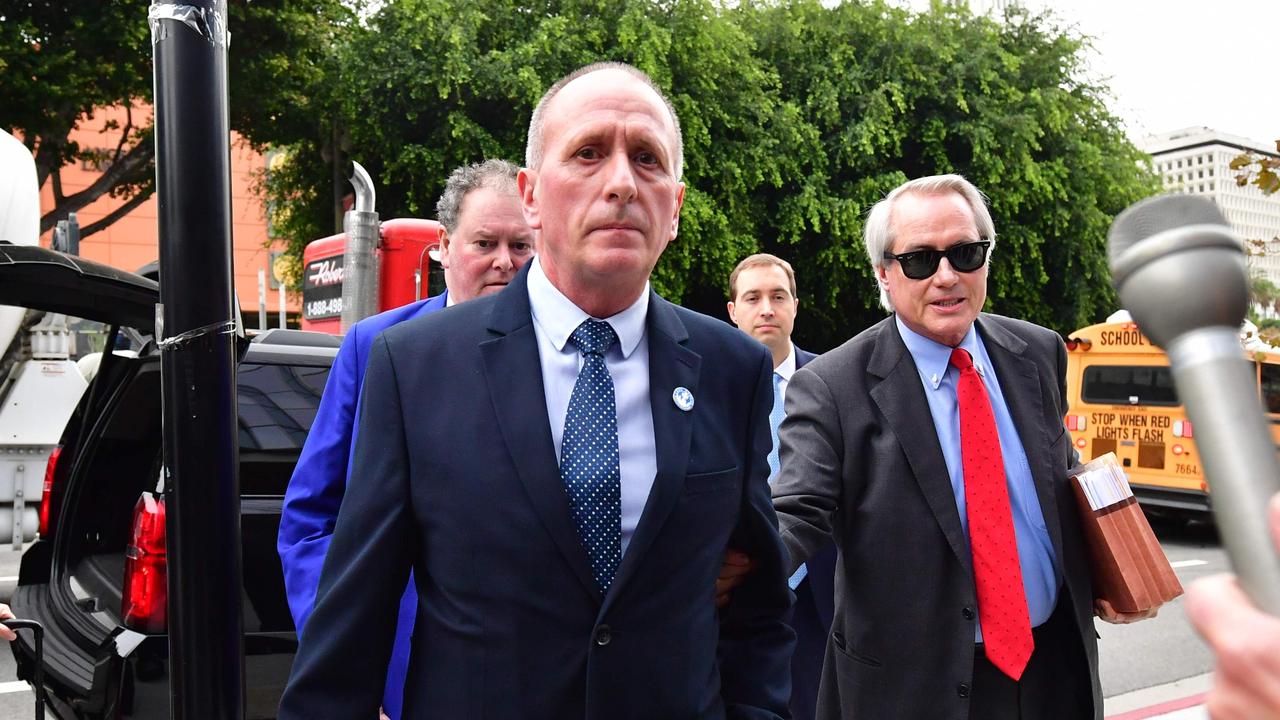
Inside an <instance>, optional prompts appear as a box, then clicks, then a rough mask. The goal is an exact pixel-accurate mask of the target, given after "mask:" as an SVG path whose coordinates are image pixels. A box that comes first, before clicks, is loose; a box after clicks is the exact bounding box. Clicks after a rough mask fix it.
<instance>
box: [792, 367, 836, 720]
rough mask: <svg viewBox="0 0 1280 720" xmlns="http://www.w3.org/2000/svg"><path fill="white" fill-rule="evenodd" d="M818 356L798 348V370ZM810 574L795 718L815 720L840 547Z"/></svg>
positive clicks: (801, 614) (818, 557) (801, 603)
mask: <svg viewBox="0 0 1280 720" xmlns="http://www.w3.org/2000/svg"><path fill="white" fill-rule="evenodd" d="M815 357H817V355H814V354H813V353H811V352H808V351H805V350H801V349H800V348H799V347H797V348H796V369H797V370H799V369H800V368H802V367H804V366H805V365H807V364H808V363H809V361H810V360H812V359H814V358H815ZM805 567H806V568H807V569H808V574H806V575H805V577H804V580H801V581H800V585H799V586H797V587H796V603H795V609H794V611H793V612H792V615H791V626H792V627H793V628H794V629H795V631H796V650H795V654H794V655H792V657H791V703H790V706H791V717H793V718H795V720H813V718H814V716H815V715H816V714H817V707H818V685H819V683H820V681H821V680H822V663H823V660H824V659H825V658H826V655H827V637H828V636H829V635H830V634H831V619H832V617H833V616H834V614H835V571H836V546H835V543H830V544H828V545H827V547H826V548H825V549H823V550H820V551H818V552H817V553H816V554H815V555H814V556H813V557H811V558H809V559H808V560H806V561H805Z"/></svg>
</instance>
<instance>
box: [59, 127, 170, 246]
mask: <svg viewBox="0 0 1280 720" xmlns="http://www.w3.org/2000/svg"><path fill="white" fill-rule="evenodd" d="M155 150H156V148H155V143H152V142H147V141H146V140H143V141H142V142H139V143H138V144H137V145H134V146H133V147H132V148H130V149H129V152H127V153H125V155H124V157H123V158H121V159H120V161H119V162H117V163H113V164H112V165H111V167H109V168H107V170H106V171H105V172H103V173H102V175H100V176H98V179H97V180H95V181H93V183H92V184H91V185H89V187H87V188H85V189H84V190H81V191H80V192H78V193H74V194H72V195H69V196H67V197H66V198H65V199H64V200H63V201H62V202H59V203H57V205H56V206H55V207H54V208H53V209H52V210H50V211H49V212H47V213H45V214H44V216H43V217H41V218H40V233H41V234H44V233H46V232H48V231H49V229H50V228H52V227H53V226H54V225H56V224H57V223H58V221H59V220H63V219H65V218H66V217H67V213H71V212H77V211H79V210H81V209H82V208H84V207H85V206H87V205H89V204H90V203H92V202H93V201H94V200H97V199H98V198H99V197H102V195H104V194H106V193H107V192H110V191H111V189H112V188H114V187H116V186H117V185H119V184H120V183H121V182H124V181H126V180H128V179H129V178H130V177H131V176H135V175H137V174H139V173H141V172H143V171H145V170H146V168H147V167H148V166H149V164H150V163H151V158H152V157H153V156H154V155H155Z"/></svg>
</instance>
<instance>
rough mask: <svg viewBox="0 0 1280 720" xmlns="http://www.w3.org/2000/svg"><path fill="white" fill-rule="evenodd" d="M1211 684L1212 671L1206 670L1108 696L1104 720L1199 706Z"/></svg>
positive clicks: (1135, 719) (1141, 718)
mask: <svg viewBox="0 0 1280 720" xmlns="http://www.w3.org/2000/svg"><path fill="white" fill-rule="evenodd" d="M1212 683H1213V673H1205V674H1203V675H1195V676H1192V677H1189V678H1183V679H1181V680H1176V681H1174V682H1171V683H1166V684H1164V685H1156V686H1155V687H1149V688H1143V689H1141V690H1135V691H1133V692H1129V693H1125V694H1123V695H1116V696H1113V697H1109V698H1107V699H1106V700H1105V701H1104V703H1103V707H1104V708H1105V712H1106V720H1146V719H1147V718H1158V717H1160V716H1163V715H1168V714H1170V713H1174V712H1177V711H1179V710H1186V709H1188V708H1194V707H1198V706H1201V705H1203V704H1204V700H1205V695H1206V694H1207V693H1208V691H1209V687H1210V686H1211V685H1212Z"/></svg>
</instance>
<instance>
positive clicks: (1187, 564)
mask: <svg viewBox="0 0 1280 720" xmlns="http://www.w3.org/2000/svg"><path fill="white" fill-rule="evenodd" d="M1208 564H1209V561H1208V560H1179V561H1178V562H1171V563H1169V567H1173V568H1186V567H1195V566H1197V565H1208ZM3 579H4V578H0V580H3Z"/></svg>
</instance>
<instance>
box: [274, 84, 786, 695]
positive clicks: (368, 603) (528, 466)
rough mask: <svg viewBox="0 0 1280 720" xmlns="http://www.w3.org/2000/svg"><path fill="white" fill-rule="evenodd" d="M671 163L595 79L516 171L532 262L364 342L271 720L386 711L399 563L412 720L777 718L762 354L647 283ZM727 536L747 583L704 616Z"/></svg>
mask: <svg viewBox="0 0 1280 720" xmlns="http://www.w3.org/2000/svg"><path fill="white" fill-rule="evenodd" d="M681 166H682V151H681V143H680V134H679V121H678V120H677V118H676V115H675V112H674V110H673V109H672V108H671V105H670V103H669V102H667V101H666V99H665V98H664V97H663V96H662V95H661V93H660V91H658V90H657V88H656V87H655V86H654V85H653V82H652V80H650V79H649V78H648V76H646V75H644V74H643V73H641V72H640V71H638V70H636V69H634V68H632V67H630V66H626V65H621V64H615V63H610V64H603V65H596V66H589V67H587V68H583V69H581V70H579V71H576V72H575V73H572V74H570V75H569V76H567V77H566V78H564V79H563V80H561V81H559V82H557V83H556V84H555V85H553V86H552V87H551V89H550V90H549V91H548V92H547V94H546V95H545V96H544V97H543V100H542V102H541V103H539V105H538V107H537V109H535V111H534V114H533V119H532V121H531V123H530V128H529V140H528V146H527V149H526V160H525V168H524V169H523V170H521V172H520V191H521V199H522V202H523V208H524V214H525V218H526V219H527V220H528V221H529V225H530V227H532V228H534V229H535V230H536V231H538V232H539V236H538V257H537V258H536V259H535V260H534V261H533V262H531V263H529V265H528V266H527V267H526V268H525V269H524V270H523V271H521V272H520V274H519V275H517V276H516V279H515V280H514V281H513V282H512V283H511V285H510V286H509V287H508V288H507V289H506V290H504V291H503V292H501V293H498V294H497V295H495V296H493V297H487V298H481V299H479V300H476V301H473V302H470V303H467V304H466V305H463V306H461V307H459V308H457V309H455V310H451V311H449V312H443V313H437V314H434V315H431V316H428V317H419V318H415V319H413V320H410V321H408V322H405V323H401V324H399V325H397V326H395V327H392V328H390V329H388V330H386V331H385V332H383V333H382V335H380V336H379V337H378V339H377V340H376V341H375V342H374V345H373V347H372V349H371V350H370V353H369V365H368V367H367V368H366V374H365V384H364V394H363V396H362V399H361V414H360V426H359V433H358V435H357V440H356V447H355V454H354V460H353V462H352V481H351V482H352V486H353V487H354V486H355V485H356V484H359V485H360V486H361V487H362V488H365V487H366V486H367V489H368V491H367V492H361V493H358V494H357V493H350V494H349V495H348V497H347V499H346V501H345V502H344V503H343V505H342V511H341V513H340V515H339V517H338V523H337V526H336V529H335V531H334V538H333V544H332V546H331V547H330V551H329V555H328V557H327V558H326V560H325V567H324V572H323V575H322V578H321V583H320V590H319V593H318V595H317V598H316V607H315V612H314V614H313V616H312V619H311V621H310V625H309V629H308V631H307V632H306V633H304V634H303V636H302V641H301V646H300V648H299V652H298V656H297V658H296V660H295V662H294V665H293V672H292V676H291V677H290V680H289V685H288V687H287V688H286V690H285V693H284V697H283V698H282V700H281V708H280V717H281V718H283V719H284V720H315V719H316V718H344V719H345V718H360V717H366V716H369V715H371V714H372V712H373V711H374V710H376V708H377V705H378V701H379V696H380V694H381V688H382V682H383V673H384V668H385V660H386V658H387V657H388V656H389V654H390V652H391V646H392V640H393V638H394V634H395V631H394V621H393V619H392V618H393V616H394V613H393V612H391V611H392V609H393V608H394V606H395V604H396V601H397V598H398V597H399V594H400V589H401V588H402V587H403V584H404V582H405V581H406V579H407V578H408V577H409V573H410V569H412V571H413V577H414V582H415V584H416V585H417V588H418V592H419V595H420V596H421V597H422V598H423V601H422V602H421V603H419V606H418V615H417V619H416V623H415V626H414V634H413V641H412V648H411V651H410V653H411V656H410V667H409V681H408V682H407V683H406V688H405V696H404V717H406V718H480V717H486V718H527V719H528V720H544V719H545V720H564V719H567V718H568V719H586V720H597V719H598V720H628V719H630V718H635V719H637V720H640V719H643V720H653V719H654V718H688V719H700V720H712V719H719V718H726V717H733V718H761V719H764V718H779V717H786V716H787V708H786V703H787V695H788V691H789V685H790V683H789V674H788V667H787V666H788V660H789V656H790V652H791V645H792V640H793V636H792V633H791V631H790V629H789V628H788V627H787V626H786V624H785V623H784V617H785V614H786V612H787V610H788V607H789V604H790V599H791V597H790V596H791V594H790V592H789V591H788V590H787V586H786V577H785V576H784V572H785V570H784V564H785V562H786V560H785V555H784V550H783V548H782V546H781V543H780V541H779V538H778V534H777V527H776V518H775V516H774V514H773V508H772V504H771V502H770V498H769V488H768V483H767V477H768V463H767V459H766V456H767V454H768V452H769V448H770V439H769V428H768V414H769V411H770V409H771V408H772V404H773V399H772V391H771V388H770V382H769V377H770V374H771V372H772V367H773V363H772V362H771V360H770V359H769V355H768V352H767V351H765V349H764V348H762V347H761V346H760V345H759V344H758V343H755V342H753V341H751V340H750V339H749V338H746V337H744V336H743V335H742V333H740V332H738V331H737V330H736V329H734V328H731V327H729V326H727V325H726V324H724V323H723V322H721V321H719V320H715V319H712V318H708V317H706V316H704V315H699V314H697V313H694V312H691V311H688V310H685V309H683V308H680V307H677V306H675V305H672V304H671V303H669V302H667V301H665V300H663V299H662V298H661V297H659V296H658V295H657V294H656V293H654V292H653V291H652V290H650V289H649V282H648V281H649V275H650V273H651V272H652V270H653V267H654V265H655V264H656V263H657V260H658V257H659V256H660V255H661V253H662V251H663V249H664V248H665V247H666V245H667V243H668V242H670V241H671V240H672V239H674V238H675V235H676V230H677V227H678V224H679V213H680V206H681V204H682V201H683V198H684V185H683V183H681V182H680V176H681V169H682V168H681ZM439 378H447V382H439ZM731 542H732V544H733V546H734V547H738V548H742V549H743V550H744V551H746V552H747V553H749V554H750V555H751V557H752V558H753V559H754V560H755V563H756V567H755V571H754V572H752V573H751V574H750V575H749V576H748V577H747V578H745V580H744V581H743V584H742V585H741V586H739V587H738V588H737V590H736V591H735V593H734V597H733V598H732V600H731V601H730V602H729V604H728V605H727V606H726V607H725V608H724V609H723V610H722V611H717V609H716V607H715V602H714V600H715V593H714V592H713V587H714V583H715V579H716V577H717V574H718V573H719V571H720V567H721V562H722V558H723V555H724V552H725V548H726V547H727V546H728V545H729V544H730V543H731Z"/></svg>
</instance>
